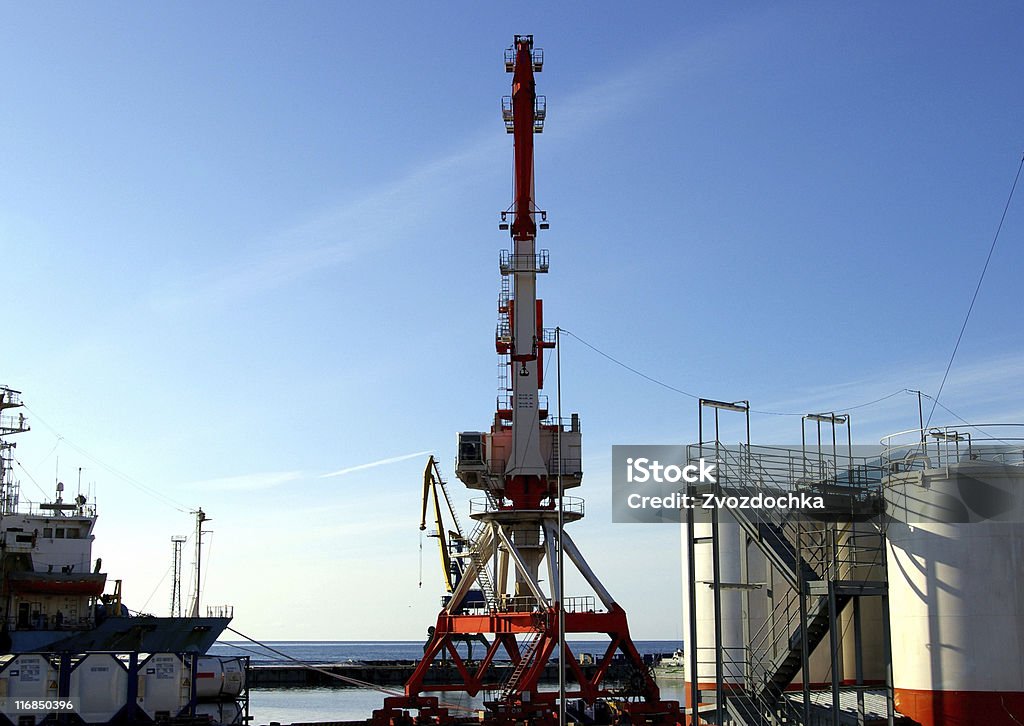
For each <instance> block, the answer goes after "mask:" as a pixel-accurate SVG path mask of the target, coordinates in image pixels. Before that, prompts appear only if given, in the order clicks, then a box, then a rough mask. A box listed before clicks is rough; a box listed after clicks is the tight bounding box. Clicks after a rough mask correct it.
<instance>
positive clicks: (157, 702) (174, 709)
mask: <svg viewBox="0 0 1024 726" xmlns="http://www.w3.org/2000/svg"><path fill="white" fill-rule="evenodd" d="M139 659H140V663H139V675H138V680H139V694H138V706H139V708H140V709H142V710H143V711H144V712H145V713H146V715H147V716H149V717H150V718H152V719H156V717H157V714H158V713H160V714H167V715H168V716H169V717H171V718H173V717H175V716H177V715H178V714H180V713H181V712H182V710H184V709H185V708H186V707H187V706H188V702H189V699H190V693H191V690H192V669H191V666H190V665H189V663H188V662H187V661H184V660H182V658H181V656H178V655H175V654H174V653H153V654H152V655H150V656H148V657H143V656H141V655H140V656H139Z"/></svg>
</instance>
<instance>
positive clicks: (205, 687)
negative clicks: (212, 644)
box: [196, 655, 245, 700]
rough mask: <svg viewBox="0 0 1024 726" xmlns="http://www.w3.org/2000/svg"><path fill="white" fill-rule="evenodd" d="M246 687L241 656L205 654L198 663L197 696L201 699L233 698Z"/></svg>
mask: <svg viewBox="0 0 1024 726" xmlns="http://www.w3.org/2000/svg"><path fill="white" fill-rule="evenodd" d="M244 687H245V663H244V661H243V660H242V659H241V658H227V657H222V656H210V655H208V656H203V657H201V658H199V662H198V664H197V665H196V696H197V697H198V698H200V699H204V700H205V699H224V698H233V697H234V696H237V695H239V694H240V693H241V692H242V689H243V688H244Z"/></svg>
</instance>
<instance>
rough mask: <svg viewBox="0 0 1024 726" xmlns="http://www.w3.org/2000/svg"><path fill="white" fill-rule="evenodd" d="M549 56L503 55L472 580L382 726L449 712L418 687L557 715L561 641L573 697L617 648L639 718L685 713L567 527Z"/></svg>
mask: <svg viewBox="0 0 1024 726" xmlns="http://www.w3.org/2000/svg"><path fill="white" fill-rule="evenodd" d="M543 63H544V56H543V51H541V50H540V49H538V48H534V46H533V36H530V35H517V36H515V40H514V43H513V46H512V47H511V48H509V49H508V50H506V52H505V69H506V71H508V72H509V73H511V74H512V92H511V95H510V96H505V97H504V98H503V99H502V117H503V120H504V123H505V129H506V131H507V132H508V133H509V134H511V135H512V137H513V142H514V143H513V146H514V158H515V160H514V189H513V200H512V204H511V205H510V206H509V207H508V208H507V209H506V210H505V211H504V212H502V213H501V223H500V224H499V228H500V229H503V230H508V231H509V234H510V237H511V240H510V244H509V247H508V248H507V249H505V250H502V251H501V255H500V258H499V269H500V272H501V292H500V294H499V297H498V325H497V329H496V332H495V347H496V350H497V353H498V355H499V356H501V357H502V365H501V366H500V370H501V371H502V374H501V381H502V383H501V386H500V388H499V396H498V402H497V406H496V411H495V413H494V418H493V421H492V423H491V425H490V429H489V431H485V432H481V431H471V432H463V433H460V434H459V439H458V458H457V462H456V474H457V476H458V478H459V479H460V480H461V481H462V482H463V483H464V484H465V485H466V486H467V487H469V488H470V489H473V490H477V491H479V492H480V494H481V495H482V496H480V497H478V498H475V499H473V500H472V501H471V503H470V516H471V517H472V519H473V520H475V522H476V524H475V527H474V530H473V532H472V534H471V535H470V537H469V546H468V548H467V551H466V552H465V553H464V554H462V555H461V556H462V558H463V563H462V565H463V566H462V569H461V571H462V577H461V578H460V579H459V581H458V585H457V586H456V587H455V588H454V590H453V591H452V593H451V595H450V596H449V597H446V598H445V599H444V600H443V605H444V607H443V609H442V610H441V612H440V614H439V615H438V617H437V622H436V624H435V625H434V627H433V629H432V634H431V636H430V640H429V641H428V643H427V644H426V646H425V649H424V656H423V659H422V661H421V662H420V663H419V665H418V666H417V668H416V669H415V671H414V672H413V674H412V676H411V677H410V678H409V680H408V682H407V683H406V686H405V695H404V696H396V697H391V698H387V699H385V702H384V708H383V709H380V710H378V711H375V712H374V720H375V722H377V723H386V722H387V721H388V720H389V719H391V718H394V717H395V716H396V715H397V714H398V713H399V712H400V711H401V710H403V709H417V710H419V712H420V722H434V723H445V722H447V721H450V720H451V719H450V718H449V715H448V711H447V710H446V709H445V708H444V707H443V706H442V705H441V704H439V702H438V699H437V698H436V697H426V696H423V695H421V694H422V693H423V692H425V691H453V692H464V693H468V694H469V695H471V696H472V695H477V694H478V693H481V692H483V693H485V694H489V700H485V703H486V705H487V709H488V717H487V718H488V720H489V721H490V722H491V723H512V722H514V721H520V722H521V721H522V720H524V719H526V720H528V721H529V722H530V723H557V722H558V711H559V708H560V704H559V696H560V694H559V692H558V691H549V690H541V689H540V688H539V682H540V680H541V678H542V676H543V675H544V673H545V669H546V667H547V666H548V664H549V660H550V659H551V657H552V655H554V654H555V653H556V649H557V648H558V646H559V643H560V642H561V643H562V647H563V651H562V652H561V659H562V662H564V663H565V664H566V665H565V668H566V670H567V672H568V678H567V679H566V680H567V681H568V680H571V681H572V683H571V689H569V690H567V691H566V692H565V698H566V699H570V698H571V699H583V700H584V701H586V702H588V703H593V702H595V701H596V700H598V699H602V698H606V697H609V696H611V695H612V693H611V690H610V689H609V688H608V687H607V686H606V685H605V683H604V680H605V675H606V673H607V672H608V669H609V667H610V665H611V663H612V660H613V658H615V656H616V655H619V654H621V656H622V657H624V658H625V660H626V661H627V663H629V664H630V665H631V666H632V676H631V678H630V683H629V684H627V688H626V690H628V691H630V695H632V696H633V697H634V699H633V700H630V701H628V702H623V703H622V704H621V706H620V707H621V708H622V709H623V710H626V711H628V712H629V715H630V718H631V720H632V723H634V724H638V723H650V724H654V723H677V722H678V719H679V705H678V703H676V702H674V701H672V702H665V701H662V700H661V698H660V694H659V690H658V686H657V685H656V684H655V682H654V680H653V678H652V677H651V675H650V672H649V670H648V669H647V668H646V667H645V665H644V663H643V659H642V658H641V656H640V654H639V652H638V651H637V649H636V647H635V645H634V644H633V641H632V639H631V638H630V635H629V628H628V624H627V619H626V613H625V612H624V611H623V609H622V608H621V607H620V606H619V605H618V603H616V601H615V599H614V598H613V597H612V595H611V594H610V593H609V592H608V590H607V589H606V588H605V587H604V586H603V585H602V584H601V582H600V580H599V579H598V578H597V576H596V575H595V573H594V571H593V570H592V569H591V568H590V566H589V565H588V564H587V561H586V559H585V558H584V556H583V554H582V552H581V551H580V549H579V548H578V547H577V546H576V544H575V543H574V542H573V540H572V538H571V537H570V536H569V534H568V533H567V532H565V531H564V530H563V529H562V526H561V525H562V524H564V523H568V522H573V521H576V520H579V519H580V518H582V517H583V514H584V507H583V500H582V499H579V498H577V497H571V496H565V494H564V492H565V491H566V490H572V489H575V488H577V487H579V486H580V485H581V484H582V479H583V472H582V465H581V459H582V454H581V431H580V419H579V416H578V415H577V414H572V415H571V417H569V418H568V419H565V420H563V419H560V418H556V417H553V416H552V415H551V414H552V412H551V411H550V408H549V405H548V401H547V397H546V396H544V395H543V394H542V393H541V392H542V391H543V389H544V353H545V351H547V350H549V349H551V348H553V347H554V346H555V334H554V331H552V330H549V329H546V328H545V327H544V307H543V303H542V301H541V300H540V299H539V298H538V297H537V279H538V276H539V275H542V274H544V273H547V272H548V268H549V256H548V251H547V250H538V249H537V244H536V243H537V234H538V231H542V230H546V229H547V228H548V223H547V213H546V212H545V211H543V210H541V209H539V208H538V207H537V205H536V203H535V198H534V138H535V135H536V134H540V133H541V132H542V131H543V129H544V121H545V117H546V101H545V98H544V96H538V95H537V93H536V86H535V81H534V73H536V72H539V71H541V70H542V68H543ZM560 547H561V551H562V552H563V553H564V555H565V556H566V557H567V558H568V561H570V562H571V563H572V565H573V566H575V568H576V569H577V570H578V571H579V573H580V575H582V577H583V579H584V580H585V581H586V582H587V583H588V584H589V586H590V589H591V590H592V591H593V595H584V596H580V597H568V596H566V595H565V594H564V593H562V592H561V591H560V587H561V586H560V583H561V582H562V581H563V577H562V573H561V572H560V571H559V563H560V562H561V561H562V559H563V558H561V557H559V556H558V555H559V549H560ZM542 567H543V568H544V570H543V572H542ZM510 577H511V581H510ZM560 623H564V633H565V634H567V635H569V634H572V635H575V634H584V633H586V634H591V636H594V635H605V636H607V637H608V639H609V640H608V645H607V648H606V650H605V652H604V653H603V654H600V655H599V656H597V657H596V658H595V663H594V665H593V666H592V667H591V668H590V669H589V670H585V669H584V667H582V666H581V665H580V662H579V659H578V658H577V657H576V656H575V655H574V654H573V652H572V650H571V648H570V644H569V643H565V642H563V641H564V639H560V637H559V626H560ZM481 635H482V636H484V637H485V638H486V639H488V642H489V647H488V649H487V652H486V654H485V656H484V657H483V659H482V660H480V661H478V662H470V661H469V660H468V659H467V658H464V657H463V656H462V655H460V653H459V652H458V648H457V646H458V644H459V643H460V642H465V640H466V638H467V637H470V636H472V637H478V636H481ZM438 658H448V659H450V661H451V662H452V663H453V664H454V665H455V672H456V673H457V677H456V678H454V679H452V680H451V682H448V683H441V684H438V683H437V682H436V679H432V680H431V681H430V683H429V685H428V684H427V683H426V677H427V673H428V671H429V668H430V665H431V664H432V663H433V662H434V661H435V659H438ZM506 659H507V660H508V661H510V663H511V665H510V666H509V667H508V668H505V669H504V672H502V673H500V674H499V669H496V668H494V664H495V662H496V661H499V660H506ZM621 694H622V689H619V690H618V691H617V695H621Z"/></svg>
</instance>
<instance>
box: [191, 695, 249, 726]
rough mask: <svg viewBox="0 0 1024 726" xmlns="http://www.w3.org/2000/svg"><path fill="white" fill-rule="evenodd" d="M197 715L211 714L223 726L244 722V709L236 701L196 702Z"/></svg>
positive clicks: (233, 725)
mask: <svg viewBox="0 0 1024 726" xmlns="http://www.w3.org/2000/svg"><path fill="white" fill-rule="evenodd" d="M196 716H209V717H210V718H211V719H213V722H214V723H216V724H221V726H235V725H236V724H241V723H242V709H241V707H239V705H238V704H237V703H235V702H234V701H220V702H218V703H209V702H207V703H198V704H196Z"/></svg>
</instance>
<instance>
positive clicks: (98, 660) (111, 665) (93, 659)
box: [69, 653, 128, 723]
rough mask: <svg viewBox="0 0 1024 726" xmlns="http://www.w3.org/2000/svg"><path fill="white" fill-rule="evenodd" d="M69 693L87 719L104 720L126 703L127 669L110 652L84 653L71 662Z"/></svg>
mask: <svg viewBox="0 0 1024 726" xmlns="http://www.w3.org/2000/svg"><path fill="white" fill-rule="evenodd" d="M69 695H70V696H71V697H72V698H77V699H79V711H78V715H79V716H81V717H82V719H84V720H85V722H86V723H106V722H107V721H110V720H111V719H112V718H113V717H114V715H115V714H117V712H118V711H120V710H121V709H122V708H124V707H125V705H126V704H127V703H128V669H127V668H126V667H125V665H124V664H122V663H121V661H120V660H118V658H117V657H116V656H114V655H111V654H109V653H92V654H90V655H87V656H85V657H84V658H82V659H81V660H78V661H77V662H74V663H73V664H72V670H71V687H70V692H69Z"/></svg>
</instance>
